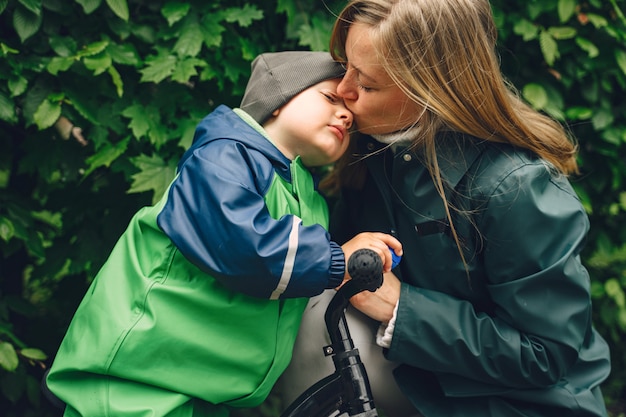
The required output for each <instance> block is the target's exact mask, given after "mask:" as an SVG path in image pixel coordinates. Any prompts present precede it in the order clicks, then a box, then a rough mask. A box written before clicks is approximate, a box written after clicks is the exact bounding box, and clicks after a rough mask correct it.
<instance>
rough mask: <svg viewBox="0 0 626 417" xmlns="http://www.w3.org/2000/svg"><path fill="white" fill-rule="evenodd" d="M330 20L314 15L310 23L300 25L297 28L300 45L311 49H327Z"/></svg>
mask: <svg viewBox="0 0 626 417" xmlns="http://www.w3.org/2000/svg"><path fill="white" fill-rule="evenodd" d="M331 32H332V22H330V21H329V20H327V19H326V20H323V19H320V18H318V17H317V16H314V17H313V18H312V19H311V25H310V26H309V25H302V26H300V28H299V29H298V37H299V38H300V41H299V42H298V43H299V44H300V45H302V46H308V47H310V49H311V50H313V51H327V50H328V45H329V43H330V33H331Z"/></svg>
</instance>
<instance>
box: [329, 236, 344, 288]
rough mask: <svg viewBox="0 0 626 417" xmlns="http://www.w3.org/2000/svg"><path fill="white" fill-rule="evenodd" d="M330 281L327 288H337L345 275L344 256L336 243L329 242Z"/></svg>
mask: <svg viewBox="0 0 626 417" xmlns="http://www.w3.org/2000/svg"><path fill="white" fill-rule="evenodd" d="M330 258H331V259H330V280H329V281H328V286H327V288H337V287H338V286H339V285H340V284H341V283H342V282H343V278H344V276H345V275H346V256H345V255H344V253H343V249H341V246H339V245H338V244H337V243H335V242H333V241H331V242H330Z"/></svg>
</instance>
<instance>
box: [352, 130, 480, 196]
mask: <svg viewBox="0 0 626 417" xmlns="http://www.w3.org/2000/svg"><path fill="white" fill-rule="evenodd" d="M362 139H363V140H362V141H361V142H360V143H359V145H358V148H359V151H360V152H361V154H363V155H367V154H372V156H373V157H374V158H375V159H378V158H383V157H384V155H385V154H386V153H387V152H390V150H388V151H386V150H385V149H384V148H390V146H389V145H386V144H382V143H380V142H378V141H376V140H375V139H374V138H372V137H370V136H364V137H363V138H362ZM435 140H436V146H437V158H438V163H439V169H440V171H441V176H442V178H443V179H444V180H445V181H446V182H447V183H448V184H449V185H450V186H451V187H452V188H456V186H457V185H458V184H459V182H460V181H461V179H462V178H463V177H464V176H465V174H466V173H467V171H468V170H469V169H470V167H471V166H472V164H473V163H474V162H475V161H476V159H477V158H478V157H479V156H480V154H481V153H482V152H483V151H484V149H485V142H486V141H484V140H482V139H479V138H476V137H474V136H470V135H466V134H462V133H458V132H443V133H440V134H439V135H438V136H437V138H436V139H435ZM403 152H404V153H409V154H410V155H411V156H412V157H413V158H418V159H423V156H422V154H421V152H420V151H419V150H416V149H408V147H407V148H405V149H404V151H403ZM375 155H378V156H377V157H376V156H375Z"/></svg>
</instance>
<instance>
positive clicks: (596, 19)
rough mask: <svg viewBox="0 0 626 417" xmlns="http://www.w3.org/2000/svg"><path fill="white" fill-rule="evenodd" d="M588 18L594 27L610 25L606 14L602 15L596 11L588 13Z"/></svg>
mask: <svg viewBox="0 0 626 417" xmlns="http://www.w3.org/2000/svg"><path fill="white" fill-rule="evenodd" d="M586 16H587V19H589V21H590V22H591V24H592V25H593V27H595V28H596V29H600V28H603V27H606V26H608V25H609V21H608V20H606V18H605V17H604V16H600V15H597V14H594V13H587V14H586Z"/></svg>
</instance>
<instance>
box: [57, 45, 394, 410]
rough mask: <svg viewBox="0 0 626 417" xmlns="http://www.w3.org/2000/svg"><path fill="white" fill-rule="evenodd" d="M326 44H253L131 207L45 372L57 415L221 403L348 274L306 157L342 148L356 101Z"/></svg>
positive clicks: (349, 247)
mask: <svg viewBox="0 0 626 417" xmlns="http://www.w3.org/2000/svg"><path fill="white" fill-rule="evenodd" d="M343 72H344V71H343V69H342V67H341V65H339V64H338V63H336V62H334V61H333V60H332V59H331V57H330V55H329V54H328V53H324V52H295V51H291V52H280V53H267V54H262V55H260V56H259V57H257V58H256V59H255V60H254V62H253V64H252V74H251V77H250V80H249V82H248V86H247V88H246V92H245V95H244V97H243V100H242V103H241V108H240V109H234V110H231V109H229V108H228V107H226V106H220V107H218V108H217V109H216V110H215V111H214V112H213V113H211V114H209V115H208V116H207V117H206V118H204V120H202V121H201V122H200V124H199V125H198V127H197V130H196V135H195V138H194V142H193V145H192V146H191V148H190V149H189V150H188V151H187V152H186V153H185V154H184V155H183V157H182V159H181V161H180V163H179V165H178V172H177V175H176V178H175V179H174V180H173V181H172V183H171V185H170V187H169V189H168V191H167V192H166V193H165V195H164V196H163V198H162V199H161V201H160V202H159V203H157V204H156V205H155V206H152V207H146V208H143V209H141V210H140V211H139V212H138V213H137V214H136V215H135V216H134V217H133V219H132V220H131V222H130V225H129V226H128V229H127V230H126V232H125V233H124V234H123V235H122V237H121V238H120V240H119V241H118V243H117V245H116V246H115V248H114V249H113V252H112V254H111V256H110V258H109V259H108V260H107V262H106V263H105V265H104V266H103V267H102V269H101V271H100V272H99V273H98V275H97V276H96V278H95V280H94V282H93V283H92V285H91V288H90V289H89V291H88V293H87V295H86V296H85V298H84V299H83V301H82V303H81V305H80V306H79V308H78V310H77V312H76V314H75V316H74V318H73V320H72V323H71V324H70V326H69V329H68V332H67V334H66V336H65V338H64V340H63V342H62V344H61V346H60V349H59V351H58V354H57V356H56V358H55V360H54V363H53V365H52V367H51V369H50V372H49V375H48V376H47V378H46V383H47V386H48V388H49V389H50V390H51V391H52V392H53V393H54V395H56V396H57V397H58V398H59V399H60V400H62V401H63V402H64V403H66V404H67V406H66V409H65V416H66V417H74V416H88V417H94V416H98V417H108V416H115V417H120V416H124V417H127V416H137V417H139V416H151V417H161V416H163V417H165V416H167V417H186V416H189V417H191V416H194V417H200V416H226V415H228V407H229V406H237V407H252V406H256V405H258V404H260V403H261V402H262V401H263V400H264V399H265V398H266V396H267V394H268V393H269V391H270V389H271V388H272V386H273V385H274V383H275V381H276V379H277V378H278V377H279V376H280V374H281V373H282V372H283V370H284V369H285V367H286V366H287V364H288V363H289V361H290V359H291V353H292V348H293V344H294V340H295V337H296V334H297V332H298V326H299V324H300V320H301V316H302V312H303V310H304V308H305V306H306V304H307V300H308V298H307V297H311V296H314V295H316V294H319V293H321V292H322V291H323V290H324V289H327V288H335V287H338V286H339V285H341V284H342V282H343V281H344V280H345V279H349V277H348V276H347V272H346V259H348V257H349V256H350V255H351V254H352V252H354V251H355V250H357V249H359V248H360V247H369V248H371V249H374V250H375V251H376V252H377V253H378V254H379V255H380V256H381V257H382V258H383V260H384V264H385V270H386V271H389V270H390V269H391V255H390V253H389V250H388V249H387V247H388V246H390V247H392V248H393V249H395V250H396V253H401V247H400V244H399V242H398V241H397V240H396V239H394V238H393V237H391V236H389V235H386V234H382V233H363V234H360V235H358V236H356V237H355V238H354V239H352V240H351V241H349V242H347V243H346V244H344V245H343V246H339V245H338V244H336V243H335V242H333V241H331V240H330V237H329V235H328V233H327V232H326V227H327V224H328V210H327V207H326V203H325V201H324V199H323V198H322V197H321V196H320V195H319V194H318V193H317V191H316V188H315V181H314V179H313V177H312V175H311V173H310V172H309V171H308V170H307V168H306V167H314V166H321V165H326V164H330V163H332V162H334V161H335V160H337V159H338V158H339V157H340V156H341V155H342V154H343V153H344V151H345V150H346V148H347V146H348V142H349V129H350V127H351V125H352V114H351V113H350V112H349V111H348V110H347V109H346V108H345V107H344V105H343V101H342V100H341V99H340V98H339V97H338V96H337V94H336V87H337V85H338V83H339V81H340V79H339V77H341V76H342V75H343Z"/></svg>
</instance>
